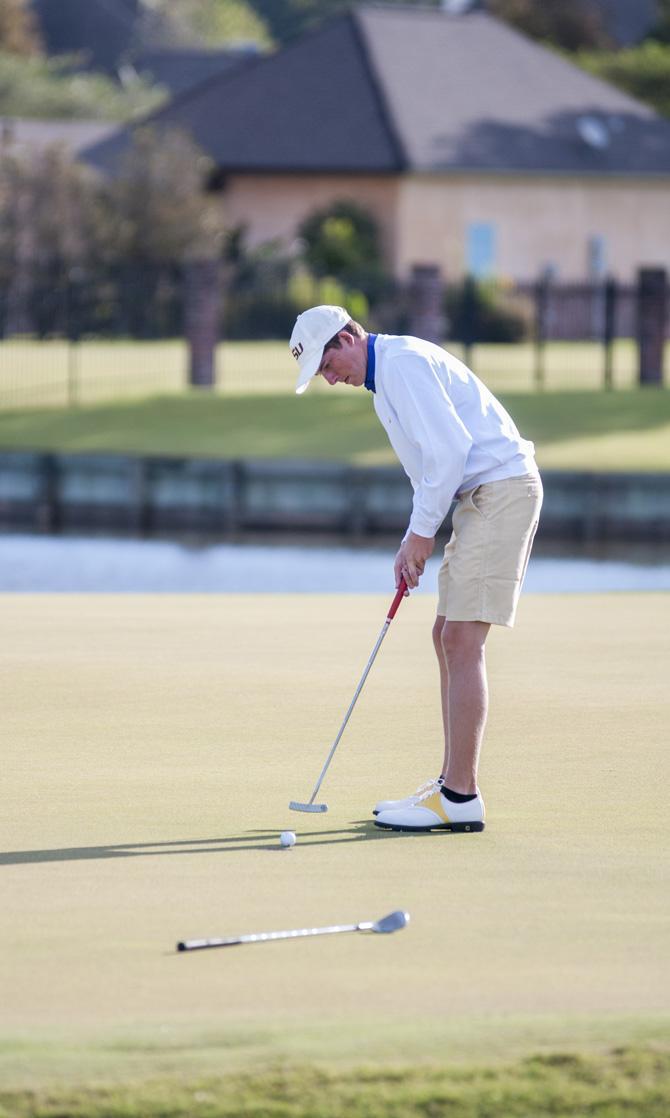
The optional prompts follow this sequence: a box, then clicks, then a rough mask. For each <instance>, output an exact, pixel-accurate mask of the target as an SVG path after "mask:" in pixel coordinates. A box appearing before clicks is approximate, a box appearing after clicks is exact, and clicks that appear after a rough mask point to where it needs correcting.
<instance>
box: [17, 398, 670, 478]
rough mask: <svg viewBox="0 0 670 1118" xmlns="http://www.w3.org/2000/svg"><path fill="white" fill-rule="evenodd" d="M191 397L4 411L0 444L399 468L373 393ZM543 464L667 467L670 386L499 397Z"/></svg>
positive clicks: (584, 467)
mask: <svg viewBox="0 0 670 1118" xmlns="http://www.w3.org/2000/svg"><path fill="white" fill-rule="evenodd" d="M328 393H329V390H328V389H326V390H325V391H321V392H319V391H316V392H311V391H310V392H309V393H308V394H307V395H306V396H304V397H300V398H299V399H296V397H295V396H294V395H292V394H285V395H281V396H246V397H245V396H238V397H230V398H226V397H221V396H217V395H214V396H202V395H198V394H196V393H191V394H186V395H181V396H173V397H165V396H163V397H158V398H155V399H149V400H141V401H137V402H135V403H132V402H131V403H117V404H100V405H97V406H90V407H85V408H72V409H56V408H43V409H27V410H23V411H20V410H14V411H4V412H0V449H6V450H11V449H15V450H18V449H26V450H56V451H63V452H89V453H91V452H93V453H95V452H118V453H129V454H142V455H161V454H169V455H183V456H196V457H198V456H202V457H215V458H229V459H231V458H307V459H330V460H339V461H348V462H351V463H353V464H356V465H360V466H371V465H384V464H397V460H396V458H395V456H394V453H393V450H392V449H391V446H390V444H389V442H388V440H387V438H386V434H385V432H384V429H383V427H382V426H381V424H380V423H379V421H378V419H377V416H376V414H375V412H374V408H373V406H372V401H371V400H370V397H369V394H368V393H366V392H363V391H355V390H351V389H348V388H339V389H335V390H330V394H328ZM502 399H503V403H504V404H505V405H506V406H507V407H508V409H509V411H510V413H511V415H512V416H513V418H514V419H515V421H516V423H517V425H518V427H519V429H520V430H521V432H522V434H523V435H524V436H526V437H527V438H530V439H532V440H533V441H534V442H535V445H536V448H537V456H538V461H539V464H540V466H541V467H543V468H545V469H551V468H553V469H573V470H602V471H609V470H629V471H633V472H637V471H668V470H670V392H668V391H662V390H655V389H638V390H634V391H630V392H623V391H622V392H616V393H603V392H553V393H547V394H538V393H527V394H510V395H506V396H503V398H502Z"/></svg>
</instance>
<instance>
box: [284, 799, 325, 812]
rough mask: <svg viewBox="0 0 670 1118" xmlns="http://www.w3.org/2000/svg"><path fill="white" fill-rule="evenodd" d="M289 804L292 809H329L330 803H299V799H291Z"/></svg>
mask: <svg viewBox="0 0 670 1118" xmlns="http://www.w3.org/2000/svg"><path fill="white" fill-rule="evenodd" d="M288 806H289V808H290V810H291V811H316V812H320V811H328V804H299V803H298V801H297V800H291V802H290V804H289V805H288Z"/></svg>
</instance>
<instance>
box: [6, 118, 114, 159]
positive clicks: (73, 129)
mask: <svg viewBox="0 0 670 1118" xmlns="http://www.w3.org/2000/svg"><path fill="white" fill-rule="evenodd" d="M117 127H118V125H116V124H114V123H111V124H110V122H109V121H101V120H26V119H24V118H22V117H1V118H0V160H1V159H2V157H3V155H10V156H17V157H19V158H24V157H26V156H28V157H29V156H31V155H37V154H39V153H40V152H44V151H46V150H47V149H49V148H54V147H56V148H60V149H61V150H62V151H64V152H67V154H68V155H70V156H72V157H74V158H76V157H77V156H78V155H79V154H80V153H81V152H82V151H83V150H84V149H85V148H89V147H90V146H91V144H95V143H100V142H101V141H102V140H103V139H105V138H106V137H108V136H110V135H111V134H112V133H114V132H115V131H116V129H117Z"/></svg>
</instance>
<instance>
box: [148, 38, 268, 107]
mask: <svg viewBox="0 0 670 1118" xmlns="http://www.w3.org/2000/svg"><path fill="white" fill-rule="evenodd" d="M257 57H258V51H257V50H256V49H255V48H254V47H247V48H239V49H237V50H198V49H196V48H188V49H187V48H184V49H177V48H175V49H170V50H159V49H156V50H145V51H142V52H141V53H139V54H134V55H133V56H132V59H131V61H132V66H133V68H134V69H135V70H136V71H137V73H138V74H146V75H149V76H150V77H151V78H152V80H153V81H155V82H158V83H159V84H160V85H164V86H165V87H166V88H167V89H168V90H169V91H170V93H171V94H172V95H173V96H177V95H178V94H180V93H184V92H185V90H187V89H191V88H192V86H194V85H200V82H203V81H206V80H207V79H208V78H212V77H216V76H220V75H221V74H224V73H226V72H227V71H228V70H231V69H232V68H233V67H234V66H241V65H243V64H244V63H245V62H249V61H250V60H251V59H252V58H257Z"/></svg>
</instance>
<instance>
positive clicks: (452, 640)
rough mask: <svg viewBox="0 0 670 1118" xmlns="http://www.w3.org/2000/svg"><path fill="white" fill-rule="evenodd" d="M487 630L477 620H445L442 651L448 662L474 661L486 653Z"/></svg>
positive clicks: (454, 663) (453, 663) (456, 663)
mask: <svg viewBox="0 0 670 1118" xmlns="http://www.w3.org/2000/svg"><path fill="white" fill-rule="evenodd" d="M485 638H486V632H485V631H484V629H483V627H482V626H480V624H479V623H478V622H476V621H445V623H444V625H443V626H442V634H441V643H442V652H443V655H444V657H445V660H446V661H447V664H451V665H452V666H456V665H458V664H465V663H473V662H475V661H477V660H479V658H480V657H481V656H482V655H483V653H484V640H485Z"/></svg>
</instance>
